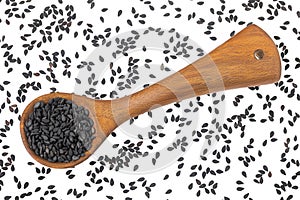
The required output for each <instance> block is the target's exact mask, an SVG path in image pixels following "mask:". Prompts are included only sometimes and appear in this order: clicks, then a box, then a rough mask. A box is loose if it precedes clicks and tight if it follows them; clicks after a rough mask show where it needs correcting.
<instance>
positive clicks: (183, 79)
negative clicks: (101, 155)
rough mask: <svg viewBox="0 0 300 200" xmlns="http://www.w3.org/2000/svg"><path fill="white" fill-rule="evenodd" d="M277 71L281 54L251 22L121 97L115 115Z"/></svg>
mask: <svg viewBox="0 0 300 200" xmlns="http://www.w3.org/2000/svg"><path fill="white" fill-rule="evenodd" d="M280 73H281V64H280V57H279V54H278V51H277V48H276V46H275V44H274V43H273V41H272V39H271V38H270V37H269V36H268V35H267V33H265V32H264V31H263V30H262V29H261V28H259V27H258V26H256V25H250V26H248V27H247V28H245V29H244V30H242V31H241V32H239V33H238V34H237V35H235V36H234V37H232V38H231V39H229V40H228V41H226V42H225V43H223V44H222V45H221V46H219V47H217V48H216V49H215V50H213V51H212V52H210V53H209V54H208V55H206V56H204V57H203V58H201V59H199V60H197V61H195V62H194V63H192V64H190V65H188V66H186V67H185V68H183V69H181V70H180V71H178V72H176V73H174V74H173V75H171V76H169V77H167V78H165V79H163V80H161V81H159V82H157V83H155V84H153V85H151V86H149V87H147V88H145V89H143V90H141V91H139V92H137V93H134V94H132V95H131V96H128V97H125V98H121V99H120V100H119V101H118V103H117V102H116V104H115V105H116V107H115V108H116V109H113V110H114V111H116V112H115V114H114V116H115V117H117V118H118V119H117V121H119V122H122V121H126V120H128V118H130V117H134V116H137V115H139V114H142V113H144V112H147V111H149V110H151V109H154V108H157V107H160V106H164V105H167V104H170V103H173V102H177V101H181V100H184V99H187V98H190V97H194V96H199V95H203V94H208V93H212V92H217V91H221V90H227V89H234V88H240V87H250V86H256V85H262V84H269V83H273V82H276V81H278V80H279V79H280ZM121 105H122V106H121ZM113 106H114V105H113ZM126 113H127V115H126ZM116 115H117V116H116Z"/></svg>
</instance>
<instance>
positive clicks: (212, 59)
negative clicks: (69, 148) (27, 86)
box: [20, 25, 281, 168]
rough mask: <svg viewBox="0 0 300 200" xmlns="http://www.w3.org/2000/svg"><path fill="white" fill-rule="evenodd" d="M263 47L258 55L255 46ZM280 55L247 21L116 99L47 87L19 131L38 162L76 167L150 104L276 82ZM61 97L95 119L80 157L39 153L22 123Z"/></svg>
mask: <svg viewBox="0 0 300 200" xmlns="http://www.w3.org/2000/svg"><path fill="white" fill-rule="evenodd" d="M257 49H261V50H262V51H263V52H264V56H263V58H262V59H260V60H257V59H256V58H255V56H254V52H255V51H256V50H257ZM280 74H281V63H280V57H279V54H278V51H277V48H276V46H275V44H274V43H273V41H272V39H271V38H270V37H269V36H268V35H267V34H266V33H265V32H264V31H263V30H262V29H260V28H259V27H257V26H256V25H250V26H248V27H247V28H245V29H244V30H242V31H241V32H240V33H238V34H237V35H235V36H234V37H233V38H231V39H229V40H228V41H226V42H225V43H224V44H222V45H221V46H219V47H218V48H216V49H215V50H213V51H212V52H210V53H209V54H208V55H206V56H204V57H203V58H201V59H199V60H197V61H195V62H194V63H191V64H190V65H188V66H187V67H185V68H183V69H182V70H180V71H178V72H176V73H174V74H173V75H171V76H169V77H167V78H165V79H163V80H161V81H159V82H158V83H155V84H153V85H151V86H150V87H148V88H145V89H143V90H141V91H139V92H137V93H134V94H132V95H130V96H126V97H123V98H120V99H116V100H97V101H95V100H92V99H89V98H86V97H83V96H78V95H74V94H67V93H51V94H46V95H43V96H40V97H38V98H36V99H35V100H33V101H32V102H31V103H30V104H28V106H27V107H26V108H25V110H24V112H23V114H22V118H21V122H20V131H21V137H22V141H23V143H24V146H25V148H26V150H27V151H28V152H29V153H30V155H31V156H32V157H33V158H34V159H35V160H37V161H38V162H40V163H42V164H44V165H46V166H49V167H53V168H68V167H75V166H76V165H77V164H79V163H81V162H83V161H84V160H86V159H87V158H88V157H89V156H90V155H91V154H92V153H93V152H94V151H95V150H96V149H97V148H98V147H99V146H100V145H101V143H102V142H103V141H104V140H105V138H106V137H107V136H108V135H109V134H110V133H111V132H112V131H113V130H114V129H115V128H116V127H117V126H119V125H120V124H122V123H123V122H124V121H127V120H128V119H130V118H131V117H134V116H137V115H140V114H142V113H144V112H147V111H149V110H152V109H154V108H157V107H160V106H164V105H167V104H170V103H173V102H178V101H181V100H184V99H187V98H191V97H194V96H199V95H203V94H207V93H211V92H217V91H220V90H228V89H234V88H241V87H250V86H256V85H263V84H269V83H274V82H277V81H278V80H279V79H280ZM54 97H62V98H66V99H69V100H72V101H74V102H75V103H76V104H78V105H81V106H84V107H86V108H87V109H89V110H90V117H91V118H92V119H93V120H94V122H95V129H96V138H95V140H94V141H93V143H92V148H91V149H90V150H89V151H88V152H86V155H85V156H84V157H81V158H80V159H79V160H77V161H72V162H69V163H51V162H49V161H47V160H45V159H43V158H40V157H39V156H37V155H36V154H35V153H34V152H33V151H32V150H31V149H30V147H29V145H28V142H27V137H26V135H25V132H24V124H25V121H26V120H27V119H28V116H29V114H30V113H31V112H32V111H33V105H34V104H35V103H36V102H38V101H44V102H48V100H49V99H52V98H54Z"/></svg>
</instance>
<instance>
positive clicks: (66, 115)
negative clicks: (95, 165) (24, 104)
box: [24, 98, 95, 162]
mask: <svg viewBox="0 0 300 200" xmlns="http://www.w3.org/2000/svg"><path fill="white" fill-rule="evenodd" d="M93 125H94V122H93V120H92V119H91V118H89V111H88V110H87V109H86V108H84V107H82V106H77V105H76V104H74V103H73V102H72V101H70V100H66V99H63V98H54V99H50V100H49V101H48V103H44V102H42V101H39V102H37V103H36V104H35V105H34V111H33V112H32V113H31V114H30V115H29V117H28V119H27V121H26V122H25V126H24V130H25V133H26V136H27V141H28V143H29V145H30V148H31V149H32V150H33V151H34V152H35V154H36V155H38V156H40V157H41V158H44V159H46V160H48V161H50V162H70V161H74V160H78V159H79V158H80V157H82V156H85V152H86V151H88V150H89V149H90V148H91V145H92V141H93V139H94V138H95V136H94V133H95V129H94V128H93Z"/></svg>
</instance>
